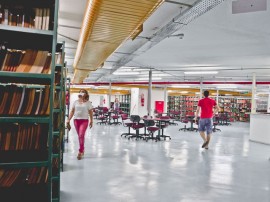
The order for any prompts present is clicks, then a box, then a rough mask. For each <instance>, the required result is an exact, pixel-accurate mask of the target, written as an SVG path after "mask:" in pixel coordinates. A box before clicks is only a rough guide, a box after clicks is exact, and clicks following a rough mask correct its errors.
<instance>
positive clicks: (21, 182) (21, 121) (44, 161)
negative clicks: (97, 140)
mask: <svg viewBox="0 0 270 202" xmlns="http://www.w3.org/2000/svg"><path fill="white" fill-rule="evenodd" d="M0 4H1V8H4V9H6V10H8V11H9V12H10V13H11V14H12V12H13V11H14V10H15V9H22V10H23V11H24V10H28V9H31V10H35V9H36V8H39V9H45V8H46V9H47V8H49V9H50V12H51V13H50V16H49V18H48V19H47V20H48V23H49V24H48V26H47V28H46V27H45V24H44V27H42V26H41V27H39V28H35V27H22V26H20V23H19V24H16V26H14V21H13V19H12V22H11V24H9V23H8V24H5V22H4V23H3V22H2V21H1V22H0V36H1V38H0V44H1V50H0V51H1V56H3V55H5V53H6V52H5V51H8V50H15V51H17V52H19V51H21V52H24V51H26V50H33V51H37V52H39V53H40V54H39V55H40V56H39V58H36V59H35V60H36V61H35V63H34V65H36V64H38V62H39V61H41V60H43V61H45V60H46V61H48V63H47V64H48V67H49V68H50V69H49V71H48V72H47V73H46V74H41V73H31V72H35V71H36V70H34V69H33V70H31V71H30V72H16V68H17V67H18V66H19V65H20V63H21V61H22V60H23V58H24V57H25V55H23V54H22V55H21V56H20V58H16V56H14V57H13V58H12V59H11V60H14V62H13V63H12V62H10V63H6V62H7V60H3V57H2V58H1V57H0V66H1V67H0V70H5V71H0V85H2V87H0V90H2V92H7V93H4V94H1V93H0V97H1V98H3V99H0V105H2V106H5V109H4V110H1V113H0V125H2V127H1V129H0V133H1V138H0V145H1V146H3V147H1V149H0V156H1V161H0V201H2V200H4V201H9V202H17V201H28V202H36V201H39V202H51V201H60V188H59V187H60V172H59V171H60V166H59V165H60V164H59V162H60V156H61V155H59V154H60V149H61V142H60V139H61V135H60V134H61V133H60V132H57V131H54V129H55V128H56V125H57V127H58V126H60V127H59V128H60V129H61V125H59V124H56V122H58V123H61V120H62V118H61V116H62V114H61V112H62V109H61V104H60V105H58V104H57V105H55V103H54V101H57V102H59V103H61V102H60V100H61V96H62V93H59V94H58V95H57V96H59V99H55V91H61V88H59V89H58V88H57V89H56V88H55V85H58V84H56V83H55V81H57V80H56V79H57V78H56V75H55V73H57V71H58V70H57V71H56V69H57V68H59V67H57V68H56V65H55V63H56V62H55V59H56V46H57V44H56V38H57V24H58V23H57V19H58V6H59V1H58V0H48V1H43V0H35V1H34V0H2V1H1V2H0ZM1 10H2V9H1ZM5 12H6V11H5ZM14 12H15V11H14ZM13 14H14V13H13ZM43 16H44V15H43ZM44 20H45V19H44ZM43 23H45V21H43ZM44 29H47V30H44ZM3 46H4V47H7V48H5V49H2V47H3ZM45 53H46V54H47V53H50V54H51V55H50V56H49V57H50V58H51V59H50V60H51V61H50V60H48V58H44V57H43V56H41V55H42V54H43V55H45ZM46 57H48V55H47V56H46ZM15 59H16V63H15ZM1 60H2V61H1ZM49 61H50V62H49ZM3 64H17V66H15V65H13V66H12V68H11V70H10V69H3V68H2V67H3V66H2V65H3ZM23 64H24V63H23ZM39 64H40V65H41V64H42V63H39ZM43 64H45V63H43ZM28 65H29V67H30V68H31V67H33V66H34V65H33V64H30V63H29V64H28ZM44 68H45V65H44ZM60 69H61V68H60ZM14 70H15V72H14ZM46 70H48V69H46ZM39 71H40V70H39ZM42 71H43V70H42ZM60 74H61V72H60ZM60 85H61V81H60V83H59V86H60ZM10 86H12V87H10ZM22 86H23V87H22ZM6 88H8V89H11V91H9V92H8V91H6ZM22 89H24V90H25V91H23V92H25V93H26V91H27V92H28V93H29V94H27V95H26V94H25V96H23V95H22V91H21V90H22ZM26 89H27V90H26ZM3 96H5V97H3ZM44 96H45V97H44ZM45 98H47V100H46V99H45ZM16 99H17V100H16ZM44 100H45V101H44ZM58 100H59V101H58ZM9 101H11V102H10V103H9ZM18 103H19V105H20V107H21V108H20V107H18ZM54 106H57V109H56V110H55V109H54ZM14 107H17V108H18V109H17V108H16V110H15V109H14ZM57 113H58V114H59V116H58V118H57V121H56V118H55V117H56V116H55V114H57ZM3 125H5V127H3ZM41 137H42V138H41ZM57 139H59V140H57ZM57 159H58V160H57ZM55 168H56V169H55Z"/></svg>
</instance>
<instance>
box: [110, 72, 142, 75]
mask: <svg viewBox="0 0 270 202" xmlns="http://www.w3.org/2000/svg"><path fill="white" fill-rule="evenodd" d="M138 74H140V72H114V73H113V75H138Z"/></svg>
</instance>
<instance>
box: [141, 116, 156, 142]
mask: <svg viewBox="0 0 270 202" xmlns="http://www.w3.org/2000/svg"><path fill="white" fill-rule="evenodd" d="M144 125H145V126H146V127H147V131H148V133H149V135H148V136H147V137H145V140H146V142H147V141H148V140H149V139H152V140H156V142H157V140H158V139H159V138H158V137H154V133H155V132H156V131H158V130H160V128H159V127H157V126H155V121H154V120H147V119H145V120H144Z"/></svg>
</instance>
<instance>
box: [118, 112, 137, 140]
mask: <svg viewBox="0 0 270 202" xmlns="http://www.w3.org/2000/svg"><path fill="white" fill-rule="evenodd" d="M121 119H122V124H123V126H124V127H128V133H122V134H121V137H122V136H125V137H127V136H132V135H135V134H134V133H130V128H131V126H132V125H133V122H125V121H126V120H128V119H129V118H128V115H127V114H121Z"/></svg>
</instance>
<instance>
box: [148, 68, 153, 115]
mask: <svg viewBox="0 0 270 202" xmlns="http://www.w3.org/2000/svg"><path fill="white" fill-rule="evenodd" d="M151 98H152V70H150V71H149V84H148V97H147V115H148V116H152V114H151Z"/></svg>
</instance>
